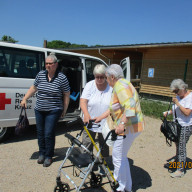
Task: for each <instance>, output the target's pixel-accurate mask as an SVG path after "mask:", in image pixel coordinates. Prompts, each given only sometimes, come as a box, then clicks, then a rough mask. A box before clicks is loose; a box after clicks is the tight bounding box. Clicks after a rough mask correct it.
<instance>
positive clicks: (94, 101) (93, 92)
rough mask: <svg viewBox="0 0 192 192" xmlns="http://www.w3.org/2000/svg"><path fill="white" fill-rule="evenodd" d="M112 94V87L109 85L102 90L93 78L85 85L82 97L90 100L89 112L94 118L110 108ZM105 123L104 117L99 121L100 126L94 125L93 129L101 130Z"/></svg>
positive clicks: (95, 130) (94, 130)
mask: <svg viewBox="0 0 192 192" xmlns="http://www.w3.org/2000/svg"><path fill="white" fill-rule="evenodd" d="M111 94H112V87H110V86H109V85H107V87H106V89H105V90H104V91H100V90H98V88H97V86H96V83H95V80H92V81H90V82H88V83H87V84H86V85H85V88H84V90H83V93H82V95H81V98H83V99H87V100H88V112H89V114H90V116H91V118H92V119H93V118H95V117H98V116H100V115H101V114H102V113H104V112H105V111H107V110H108V108H109V102H110V99H111ZM103 123H104V119H103V120H102V121H101V122H100V123H99V124H100V127H98V126H97V125H93V127H92V129H91V131H93V132H101V127H102V126H103Z"/></svg>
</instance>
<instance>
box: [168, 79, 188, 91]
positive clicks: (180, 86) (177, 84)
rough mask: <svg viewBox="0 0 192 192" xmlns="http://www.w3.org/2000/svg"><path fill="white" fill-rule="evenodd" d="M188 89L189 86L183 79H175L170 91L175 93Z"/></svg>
mask: <svg viewBox="0 0 192 192" xmlns="http://www.w3.org/2000/svg"><path fill="white" fill-rule="evenodd" d="M187 88H188V85H187V84H186V83H185V82H184V81H183V80H182V79H174V80H173V81H172V82H171V85H170V89H171V90H172V91H174V90H176V89H183V90H184V89H187Z"/></svg>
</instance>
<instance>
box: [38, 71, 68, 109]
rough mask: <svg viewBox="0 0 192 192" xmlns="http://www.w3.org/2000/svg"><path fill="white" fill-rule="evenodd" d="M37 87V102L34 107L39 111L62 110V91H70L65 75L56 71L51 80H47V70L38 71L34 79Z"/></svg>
mask: <svg viewBox="0 0 192 192" xmlns="http://www.w3.org/2000/svg"><path fill="white" fill-rule="evenodd" d="M34 86H35V87H37V102H36V106H35V109H36V110H39V111H51V110H55V109H61V110H63V92H68V91H70V87H69V82H68V80H67V78H66V76H65V75H64V74H63V73H61V72H59V71H56V73H55V75H54V77H53V78H52V80H51V81H48V72H47V70H44V71H40V72H39V73H38V74H37V76H36V78H35V81H34Z"/></svg>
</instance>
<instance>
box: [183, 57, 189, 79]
mask: <svg viewBox="0 0 192 192" xmlns="http://www.w3.org/2000/svg"><path fill="white" fill-rule="evenodd" d="M187 68H188V59H187V60H186V62H185V72H184V78H183V80H184V82H186V77H187Z"/></svg>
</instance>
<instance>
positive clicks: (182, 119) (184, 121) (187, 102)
mask: <svg viewBox="0 0 192 192" xmlns="http://www.w3.org/2000/svg"><path fill="white" fill-rule="evenodd" d="M177 99H178V101H179V104H181V105H182V106H183V107H184V108H188V109H191V110H192V93H189V95H187V96H186V97H184V98H183V99H181V98H180V97H179V96H177ZM174 110H176V115H177V120H178V122H179V124H180V125H181V126H189V125H192V113H191V114H190V115H189V116H186V115H184V114H183V113H182V112H181V110H180V109H179V107H178V106H177V105H176V104H174V105H173V107H172V111H173V116H174V114H175V111H174ZM174 118H175V117H174Z"/></svg>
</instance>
